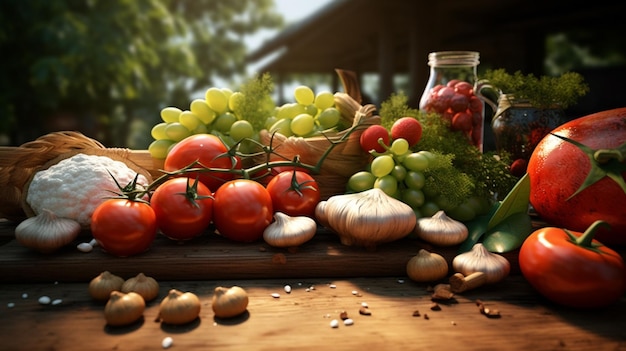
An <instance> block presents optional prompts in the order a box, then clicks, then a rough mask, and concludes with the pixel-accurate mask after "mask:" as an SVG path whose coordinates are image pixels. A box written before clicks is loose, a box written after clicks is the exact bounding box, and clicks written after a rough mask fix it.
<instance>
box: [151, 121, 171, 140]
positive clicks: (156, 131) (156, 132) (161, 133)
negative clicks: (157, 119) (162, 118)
mask: <svg viewBox="0 0 626 351" xmlns="http://www.w3.org/2000/svg"><path fill="white" fill-rule="evenodd" d="M165 127H167V123H165V122H161V123H157V124H155V125H154V127H152V130H150V135H151V136H152V138H153V139H154V140H159V139H167V135H166V134H165Z"/></svg>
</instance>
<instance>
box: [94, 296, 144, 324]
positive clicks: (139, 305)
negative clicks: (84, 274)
mask: <svg viewBox="0 0 626 351" xmlns="http://www.w3.org/2000/svg"><path fill="white" fill-rule="evenodd" d="M145 309H146V302H145V301H144V300H143V297H141V296H140V295H139V294H137V293H133V292H130V293H128V294H125V293H123V292H120V291H113V292H112V293H111V296H110V297H109V301H108V302H107V304H106V305H105V306H104V318H105V319H106V321H107V324H108V325H110V326H114V327H118V326H124V325H128V324H131V323H134V322H136V321H137V320H139V318H141V317H142V316H143V312H144V310H145Z"/></svg>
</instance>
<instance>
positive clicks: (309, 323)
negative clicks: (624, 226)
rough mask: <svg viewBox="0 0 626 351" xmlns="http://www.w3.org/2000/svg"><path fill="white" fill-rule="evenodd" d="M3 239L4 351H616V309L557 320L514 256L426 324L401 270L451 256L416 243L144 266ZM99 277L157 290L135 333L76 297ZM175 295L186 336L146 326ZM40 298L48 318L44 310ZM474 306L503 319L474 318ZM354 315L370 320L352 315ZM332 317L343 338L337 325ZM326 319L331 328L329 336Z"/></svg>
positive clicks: (223, 245) (625, 340)
mask: <svg viewBox="0 0 626 351" xmlns="http://www.w3.org/2000/svg"><path fill="white" fill-rule="evenodd" d="M13 229H14V225H13V224H11V223H6V222H0V239H1V243H2V245H1V246H0V284H2V287H1V289H0V325H1V326H2V327H0V338H1V339H0V340H1V341H0V349H2V350H159V349H162V347H161V342H162V340H163V339H164V338H165V337H171V338H172V339H173V346H172V347H171V349H173V350H241V349H247V350H322V349H331V350H355V349H362V350H392V349H409V350H422V349H423V350H427V349H440V348H443V349H446V350H533V351H538V350H626V318H625V317H624V316H626V296H624V297H623V298H622V299H621V300H620V301H619V302H618V303H616V304H615V305H613V306H611V307H609V308H605V309H597V310H589V311H580V310H574V309H570V308H564V307H560V306H557V305H555V304H553V303H550V302H548V301H546V300H545V299H544V298H542V297H541V296H540V295H538V294H537V293H536V292H535V291H534V290H533V289H532V288H531V287H530V286H529V285H528V283H527V282H526V281H525V280H524V279H523V277H522V276H521V275H519V271H518V270H517V269H516V266H517V263H516V262H517V261H516V260H515V253H510V254H507V255H506V257H507V258H509V259H510V260H511V262H512V264H513V266H514V270H513V273H512V275H511V276H509V277H507V278H506V279H505V280H504V281H503V282H500V283H497V284H494V285H491V286H484V287H481V288H478V289H476V290H473V291H470V292H466V293H463V294H457V295H456V296H455V298H454V299H452V300H450V301H444V302H439V303H438V306H439V307H440V310H432V309H431V307H432V304H433V301H432V300H431V293H430V291H429V287H430V286H429V285H428V284H422V283H415V282H412V281H410V280H409V279H408V278H407V277H406V273H405V270H404V269H405V268H404V265H405V264H406V261H407V260H408V258H410V257H411V256H412V255H415V253H416V252H417V250H418V248H420V247H426V248H429V249H433V251H440V252H441V253H442V254H444V257H446V258H447V259H451V258H452V257H453V256H454V253H455V252H454V249H445V250H444V249H437V248H430V247H427V246H426V245H424V243H421V242H418V241H416V240H414V239H403V240H400V241H398V242H395V243H391V244H387V245H383V246H381V247H379V248H378V249H377V250H376V251H375V252H368V251H366V250H364V249H361V248H350V247H345V246H343V245H341V244H340V243H339V241H338V239H337V238H336V237H335V236H333V235H332V234H331V233H323V232H322V233H319V234H318V235H316V237H315V238H314V239H313V241H312V242H310V243H307V244H306V245H304V246H303V247H301V248H300V249H299V250H298V251H296V252H289V251H287V250H282V249H274V248H271V247H269V246H267V245H266V244H264V243H253V244H237V243H232V242H228V241H226V240H224V239H223V238H219V237H216V236H214V235H213V236H210V235H207V236H203V237H201V238H198V239H197V240H196V239H195V240H194V241H192V242H188V243H185V244H184V245H180V244H176V243H173V242H170V241H168V240H166V239H165V238H159V239H158V240H157V241H156V242H155V244H154V245H153V248H152V249H151V250H150V251H149V252H146V253H145V254H143V255H140V256H137V257H131V258H124V259H122V258H116V257H110V256H108V255H107V254H105V253H103V252H100V251H99V250H95V251H93V252H91V253H88V254H85V253H80V252H78V251H76V250H75V248H73V247H68V248H67V249H64V250H62V251H61V252H59V253H55V254H53V255H40V254H36V253H33V252H30V251H29V250H27V249H26V248H23V247H21V246H20V245H19V244H18V243H16V242H15V240H13V238H12V236H13ZM81 239H82V240H85V239H88V238H85V237H82V238H81ZM621 253H622V255H624V252H621ZM104 270H109V271H111V272H112V273H115V274H118V275H120V276H122V277H124V278H129V277H131V276H134V275H136V274H137V273H139V272H144V273H145V274H147V275H151V276H153V277H155V278H157V280H158V281H159V283H160V295H159V297H158V298H157V299H156V300H154V301H152V302H149V303H148V304H147V308H146V310H145V312H144V318H143V320H141V321H140V322H138V323H135V324H133V325H131V326H128V327H122V328H111V327H108V326H106V323H105V321H104V317H103V304H101V303H97V302H94V301H93V300H92V299H91V298H90V296H89V295H88V292H87V285H88V282H89V280H90V279H91V278H93V277H94V276H95V275H97V274H99V273H100V272H102V271H104ZM233 285H238V286H241V287H243V288H244V289H246V290H247V292H248V295H249V298H250V303H249V305H248V311H247V313H245V314H244V315H243V316H241V317H237V318H234V319H231V320H217V319H215V318H214V316H213V312H212V310H211V296H212V293H213V290H214V288H215V287H217V286H227V287H228V286H233ZM285 285H290V286H291V287H292V292H291V293H290V294H288V293H286V292H285V290H284V286H285ZM172 288H175V289H178V290H181V291H191V292H193V293H195V294H197V295H198V297H199V298H200V300H201V302H202V311H201V314H200V318H198V319H197V320H196V321H195V322H192V323H191V324H189V325H185V326H178V327H174V326H168V325H163V324H161V323H160V322H157V321H155V319H156V317H157V315H158V307H159V306H158V305H159V301H160V300H161V299H162V298H163V297H164V296H165V295H166V294H167V292H168V291H169V290H170V289H172ZM273 293H278V294H280V297H278V298H276V297H272V294H273ZM41 296H48V297H50V298H51V299H52V300H53V301H54V300H57V302H58V304H48V305H42V304H40V303H39V302H38V300H39V298H40V297H41ZM478 300H481V301H482V302H483V303H484V305H485V306H487V307H489V308H491V309H497V310H498V311H499V312H500V318H488V317H487V316H485V315H484V314H481V313H480V311H479V309H478V307H477V305H476V302H477V301H478ZM363 304H366V305H367V306H368V310H369V311H370V312H371V315H369V316H367V315H361V314H359V309H360V308H361V307H362V305H363ZM342 311H345V312H347V314H348V317H350V318H351V319H353V321H354V324H353V325H350V326H346V325H344V324H343V322H342V321H341V319H340V313H341V312H342ZM416 312H419V315H416ZM333 319H337V320H339V321H340V324H339V327H338V328H331V327H330V322H331V320H333Z"/></svg>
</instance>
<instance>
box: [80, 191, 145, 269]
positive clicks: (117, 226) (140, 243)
mask: <svg viewBox="0 0 626 351" xmlns="http://www.w3.org/2000/svg"><path fill="white" fill-rule="evenodd" d="M91 233H92V234H93V237H94V239H95V240H96V242H97V243H98V245H99V246H100V247H101V248H102V249H103V250H104V251H106V252H108V253H110V254H112V255H115V256H120V257H126V256H132V255H136V254H140V253H142V252H144V251H146V250H147V249H148V248H149V247H150V245H152V242H153V241H154V238H155V237H156V233H157V224H156V215H155V214H154V210H153V209H152V207H150V205H148V204H147V203H145V202H140V201H136V200H130V199H125V198H119V199H109V200H106V201H104V202H103V203H101V204H100V205H99V206H98V207H96V210H95V211H94V212H93V214H92V215H91Z"/></svg>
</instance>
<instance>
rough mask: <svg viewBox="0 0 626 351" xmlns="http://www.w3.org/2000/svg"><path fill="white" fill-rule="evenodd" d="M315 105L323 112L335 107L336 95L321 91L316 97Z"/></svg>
mask: <svg viewBox="0 0 626 351" xmlns="http://www.w3.org/2000/svg"><path fill="white" fill-rule="evenodd" d="M313 103H314V104H315V106H316V107H317V108H318V110H320V111H323V110H325V109H327V108H329V107H332V106H334V105H335V95H333V93H331V92H330V91H320V92H319V93H317V95H316V96H315V102H313Z"/></svg>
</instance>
